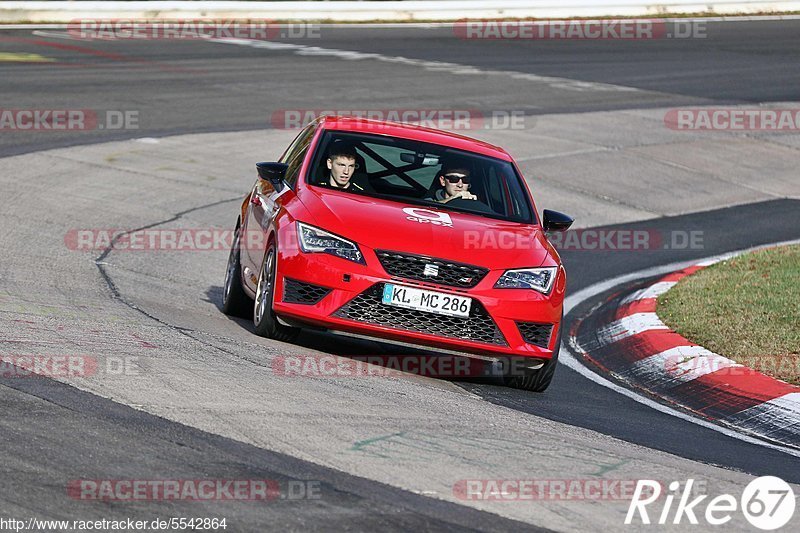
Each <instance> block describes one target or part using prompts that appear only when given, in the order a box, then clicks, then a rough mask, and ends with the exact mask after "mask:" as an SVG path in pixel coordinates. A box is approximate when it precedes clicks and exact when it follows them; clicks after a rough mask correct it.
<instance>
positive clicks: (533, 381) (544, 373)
mask: <svg viewBox="0 0 800 533" xmlns="http://www.w3.org/2000/svg"><path fill="white" fill-rule="evenodd" d="M560 351H561V327H560V326H559V329H558V338H557V339H556V346H555V350H553V357H551V358H550V360H549V361H547V362H546V363H545V364H544V365H543V366H542V367H541V368H539V369H536V370H531V369H525V370H524V372H523V374H522V375H519V374H517V373H514V374H513V375H508V374H506V375H504V376H503V382H504V384H505V385H506V386H507V387H513V388H515V389H522V390H527V391H531V392H544V391H545V390H547V387H549V386H550V383H551V382H552V381H553V376H554V375H555V373H556V366H558V353H559V352H560ZM513 368H514V365H509V369H513Z"/></svg>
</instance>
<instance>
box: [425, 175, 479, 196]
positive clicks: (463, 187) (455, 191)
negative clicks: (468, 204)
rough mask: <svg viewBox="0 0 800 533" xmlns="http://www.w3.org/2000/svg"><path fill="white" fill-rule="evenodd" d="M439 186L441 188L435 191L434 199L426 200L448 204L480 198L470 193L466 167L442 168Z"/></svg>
mask: <svg viewBox="0 0 800 533" xmlns="http://www.w3.org/2000/svg"><path fill="white" fill-rule="evenodd" d="M437 177H438V179H439V185H441V187H440V188H439V189H436V191H434V193H433V196H432V197H428V198H426V200H433V201H435V202H439V203H442V204H446V203H447V202H449V201H450V200H455V199H456V198H461V199H462V200H477V199H478V197H477V196H475V195H474V194H472V193H471V192H469V185H470V183H469V170H467V169H466V168H464V167H459V166H453V167H442V170H441V172H439V174H438V176H437Z"/></svg>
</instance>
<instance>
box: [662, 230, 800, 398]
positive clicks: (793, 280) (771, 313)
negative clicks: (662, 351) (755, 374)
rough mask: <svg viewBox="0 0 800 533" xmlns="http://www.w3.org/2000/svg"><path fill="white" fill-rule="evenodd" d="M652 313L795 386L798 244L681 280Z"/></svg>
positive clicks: (798, 370) (799, 377)
mask: <svg viewBox="0 0 800 533" xmlns="http://www.w3.org/2000/svg"><path fill="white" fill-rule="evenodd" d="M657 313H658V315H659V317H660V318H661V320H662V321H664V323H666V324H667V325H668V326H669V327H670V328H671V329H673V330H675V331H677V332H678V333H680V334H681V335H682V336H684V337H686V338H687V339H689V340H690V341H692V342H695V343H697V344H699V345H701V346H703V347H705V348H707V349H709V350H711V351H712V352H715V353H718V354H720V355H723V356H725V357H728V358H730V359H733V360H734V361H736V362H737V363H741V364H743V365H745V366H748V367H750V368H752V369H754V370H758V371H759V372H763V373H764V374H768V375H771V376H773V377H776V378H778V379H782V380H784V381H788V382H790V383H794V384H797V385H800V245H797V246H785V247H780V248H771V249H767V250H760V251H757V252H752V253H749V254H745V255H741V256H739V257H736V258H734V259H731V260H729V261H723V262H720V263H717V264H715V265H712V266H710V267H708V268H704V269H702V270H700V271H699V272H697V273H695V274H693V275H691V276H687V277H685V278H683V279H682V280H681V281H680V282H678V284H677V285H675V287H673V288H672V289H671V290H670V291H668V292H667V293H665V294H662V295H661V297H660V298H659V299H658V307H657Z"/></svg>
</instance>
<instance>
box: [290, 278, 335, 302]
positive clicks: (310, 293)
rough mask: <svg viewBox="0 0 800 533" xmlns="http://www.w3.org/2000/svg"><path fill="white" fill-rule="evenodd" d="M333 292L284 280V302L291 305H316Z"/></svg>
mask: <svg viewBox="0 0 800 533" xmlns="http://www.w3.org/2000/svg"><path fill="white" fill-rule="evenodd" d="M330 292H331V290H330V289H328V288H325V287H320V286H319V285H312V284H311V283H305V282H303V281H297V280H294V279H289V278H284V280H283V301H284V302H286V303H289V304H307V305H314V304H316V303H319V302H320V300H322V299H323V298H325V297H326V296H327V295H328V293H330Z"/></svg>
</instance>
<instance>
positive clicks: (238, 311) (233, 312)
mask: <svg viewBox="0 0 800 533" xmlns="http://www.w3.org/2000/svg"><path fill="white" fill-rule="evenodd" d="M240 250H241V226H240V225H239V223H238V222H237V223H236V231H234V234H233V243H231V253H230V254H228V265H227V267H226V268H225V284H224V285H223V287H222V312H223V313H225V314H226V315H230V316H238V317H242V318H247V316H248V314H249V313H250V309H252V305H253V300H251V299H250V297H249V296H247V294H246V293H245V292H244V289H243V288H242V263H241V261H240Z"/></svg>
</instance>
